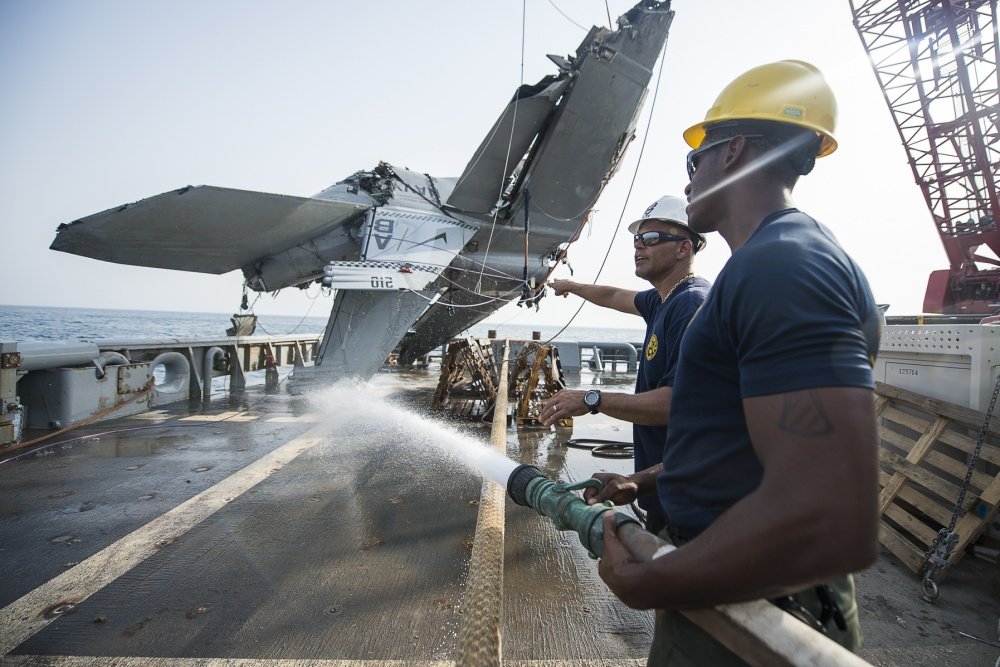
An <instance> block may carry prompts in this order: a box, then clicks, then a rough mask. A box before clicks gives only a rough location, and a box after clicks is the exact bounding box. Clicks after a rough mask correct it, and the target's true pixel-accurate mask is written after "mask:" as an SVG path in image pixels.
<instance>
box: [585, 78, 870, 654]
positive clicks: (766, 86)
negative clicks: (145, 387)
mask: <svg viewBox="0 0 1000 667" xmlns="http://www.w3.org/2000/svg"><path fill="white" fill-rule="evenodd" d="M836 115H837V106H836V100H835V99H834V96H833V92H832V91H831V90H830V87H829V86H828V85H827V83H826V81H825V80H824V78H823V76H822V74H821V73H820V72H819V71H818V70H817V69H816V68H815V67H813V66H812V65H810V64H808V63H803V62H799V61H793V60H786V61H781V62H777V63H771V64H767V65H763V66H760V67H756V68H754V69H751V70H749V71H748V72H746V73H744V74H742V75H740V76H739V77H737V78H736V79H735V80H734V81H733V82H732V83H730V84H729V85H728V86H726V88H725V89H723V91H722V93H721V94H720V95H719V97H718V99H717V100H716V101H715V104H714V105H712V107H711V108H710V109H709V110H708V113H707V114H706V116H705V120H704V121H703V122H701V123H697V124H696V125H693V126H692V127H690V128H689V129H688V130H687V131H685V132H684V138H685V140H686V141H687V142H688V144H689V145H690V146H691V148H692V150H691V152H690V153H689V154H688V158H687V166H688V175H689V178H690V183H689V185H688V187H687V189H686V193H687V196H688V202H689V204H688V209H687V212H688V224H689V225H690V226H691V228H692V229H693V230H694V231H696V232H699V233H702V234H705V233H708V232H713V231H714V232H719V234H720V235H721V236H722V237H723V239H725V241H726V242H727V243H728V244H729V247H730V249H731V250H732V253H733V254H732V257H731V258H730V259H729V261H728V262H727V263H726V265H725V267H724V268H723V269H722V271H721V272H720V274H719V276H718V278H717V280H716V282H715V284H714V286H713V288H712V290H711V292H710V293H709V296H708V298H707V300H706V301H705V304H704V305H703V306H702V308H701V309H700V310H699V311H698V314H697V315H696V316H695V317H694V319H693V320H692V322H691V324H690V325H689V327H688V329H687V332H686V333H685V335H684V338H683V340H682V342H681V354H680V361H679V363H678V369H677V376H676V379H675V381H674V388H673V396H672V401H671V406H670V414H671V421H670V430H669V433H668V436H667V444H666V447H665V449H664V455H663V469H662V472H661V473H660V475H659V476H658V478H657V480H656V488H657V492H658V494H659V498H660V503H661V505H662V506H663V508H664V510H665V512H666V515H667V521H668V522H669V526H668V529H667V533H668V535H669V537H670V538H671V539H673V541H674V542H675V543H676V544H678V545H679V548H678V549H677V550H676V551H674V552H671V553H669V554H666V555H664V556H661V557H660V558H656V559H654V560H652V561H649V562H646V563H638V562H635V561H634V560H633V559H632V558H631V557H630V556H629V555H628V552H627V551H626V550H625V549H624V547H623V545H622V543H621V542H620V541H619V540H618V538H617V535H616V532H615V531H616V529H615V526H614V524H613V523H611V522H609V521H606V522H605V524H604V529H605V531H606V532H605V539H604V557H603V558H602V561H601V564H600V574H601V577H602V578H603V579H604V580H605V581H606V582H607V584H608V586H609V587H610V588H611V590H612V591H614V592H615V594H616V595H618V597H620V598H621V599H622V600H623V601H624V602H626V603H627V604H629V605H630V606H633V607H637V608H655V609H662V610H664V612H663V613H662V614H658V620H657V626H656V633H655V636H654V641H653V646H652V649H651V652H650V664H654V665H674V664H685V665H686V664H699V665H701V664H704V665H729V664H743V661H742V660H741V659H740V658H739V657H738V656H736V655H735V654H733V653H731V652H730V651H729V650H728V649H726V648H725V647H724V646H722V644H720V643H718V642H717V641H716V640H715V639H714V638H713V637H712V636H710V635H708V634H706V633H705V632H703V631H702V630H701V629H700V628H698V627H697V626H695V625H694V624H693V623H692V622H691V621H689V620H688V619H687V618H686V617H685V616H683V615H682V614H680V613H678V612H677V611H675V610H681V609H697V608H704V607H710V606H714V605H718V604H723V603H730V602H740V601H746V600H753V599H759V598H767V599H770V600H771V601H773V602H775V604H777V605H778V606H780V607H782V608H784V609H786V610H788V611H789V612H790V613H792V614H794V615H795V616H797V617H798V618H800V619H801V620H803V621H804V622H806V623H808V624H810V625H811V626H812V627H814V628H815V629H817V630H818V631H820V632H823V633H825V634H827V635H828V636H829V637H831V638H832V639H834V640H836V641H838V642H840V643H841V644H843V645H844V646H846V647H848V648H850V649H851V650H855V649H857V647H858V646H859V645H860V641H861V633H860V628H859V625H858V618H857V605H856V602H855V598H854V586H853V580H852V579H851V573H852V572H856V571H858V570H861V569H863V568H866V567H868V566H869V565H871V564H872V563H873V562H874V560H875V558H876V557H877V554H878V537H877V536H878V466H877V461H878V455H877V453H878V436H877V427H876V421H875V414H874V397H873V386H874V383H873V377H872V362H873V360H874V356H875V353H876V351H877V349H878V343H879V326H878V311H877V309H876V306H875V301H874V299H873V298H872V295H871V291H870V289H869V287H868V283H867V281H866V279H865V277H864V275H863V274H862V272H861V270H860V269H859V268H858V266H857V265H856V264H855V263H854V261H853V260H852V259H851V258H850V257H848V256H847V254H846V253H845V252H844V250H843V249H842V248H841V247H840V245H839V244H838V242H837V241H836V239H835V238H834V236H833V235H832V233H831V232H830V231H829V230H828V229H827V228H826V227H824V226H823V225H822V224H820V223H819V222H817V221H816V220H815V219H813V218H811V217H810V216H809V215H807V214H806V213H803V212H801V211H799V210H798V209H796V208H795V205H794V203H793V202H792V198H791V193H792V189H793V188H794V186H795V184H796V182H797V180H798V178H799V177H800V176H802V175H805V174H808V173H809V172H810V171H811V170H812V168H813V166H814V163H815V160H816V158H818V157H824V156H827V155H830V154H831V153H833V152H834V151H835V150H836V148H837V143H836V141H835V139H834V136H833V133H834V128H835V123H836ZM589 496H591V497H592V499H593V500H594V501H596V500H603V498H601V497H600V494H596V493H590V494H589ZM609 514H610V513H609ZM685 660H687V662H685Z"/></svg>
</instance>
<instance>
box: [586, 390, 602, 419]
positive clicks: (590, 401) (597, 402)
mask: <svg viewBox="0 0 1000 667" xmlns="http://www.w3.org/2000/svg"><path fill="white" fill-rule="evenodd" d="M583 402H584V404H585V405H586V406H587V408H588V409H589V410H590V414H592V415H596V414H597V409H598V408H599V407H601V392H599V391H598V390H596V389H591V390H590V391H588V392H587V393H586V394H584V395H583Z"/></svg>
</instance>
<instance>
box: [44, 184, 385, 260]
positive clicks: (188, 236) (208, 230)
mask: <svg viewBox="0 0 1000 667" xmlns="http://www.w3.org/2000/svg"><path fill="white" fill-rule="evenodd" d="M365 209H366V207H365V206H363V205H360V204H354V203H345V202H334V201H323V200H319V199H310V198H305V197H289V196H287V195H275V194H268V193H264V192H250V191H246V190H233V189H229V188H218V187H213V186H204V185H200V186H195V187H186V188H181V189H180V190H174V191H172V192H167V193H164V194H161V195H157V196H155V197H150V198H148V199H143V200H141V201H138V202H135V203H134V204H126V205H125V206H120V207H118V208H112V209H108V210H107V211H104V212H102V213H96V214H94V215H91V216H88V217H86V218H82V219H80V220H77V221H75V222H72V223H69V224H64V225H60V226H59V228H58V230H57V233H56V238H55V240H54V241H53V242H52V245H51V246H50V247H51V248H52V249H53V250H59V251H62V252H68V253H73V254H76V255H82V256H84V257H91V258H93V259H100V260H104V261H106V262H115V263H118V264H131V265H133V266H149V267H154V268H159V269H177V270H180V271H195V272H198V273H212V274H222V273H227V272H229V271H232V270H234V269H238V268H240V267H242V266H244V265H246V264H250V263H252V262H254V261H256V260H257V259H258V258H260V257H262V256H266V255H271V254H274V253H276V252H281V251H282V250H286V249H288V248H291V247H293V246H295V245H296V244H299V243H302V242H304V241H307V240H309V239H310V238H315V237H316V236H319V235H321V234H325V233H328V232H329V231H331V230H332V229H334V228H336V227H338V226H340V225H343V224H344V223H345V222H347V221H349V220H351V219H352V218H355V217H357V216H359V215H362V214H363V212H364V210H365Z"/></svg>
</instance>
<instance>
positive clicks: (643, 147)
mask: <svg viewBox="0 0 1000 667" xmlns="http://www.w3.org/2000/svg"><path fill="white" fill-rule="evenodd" d="M666 59H667V49H666V46H664V47H663V51H662V52H661V53H660V69H659V70H658V71H657V73H656V86H655V87H654V88H653V100H652V102H650V104H649V120H648V121H647V122H646V132H645V134H643V136H642V145H640V146H639V157H638V158H637V159H636V161H635V169H634V170H633V171H632V181H631V182H630V183H629V185H628V192H627V193H626V194H625V203H624V204H622V212H621V213H620V214H619V216H618V224H616V225H615V231H614V233H613V234H612V235H611V241H610V242H609V243H608V250H607V252H605V253H604V259H603V260H601V265H600V266H599V267H598V269H597V275H595V276H594V282H593V284H595V285H596V284H597V279H598V278H600V277H601V272H602V271H604V266H605V265H606V264H607V263H608V257H609V256H610V255H611V248H612V247H614V242H615V236H617V235H618V230H619V229H621V226H622V220H623V219H624V218H625V210H626V209H627V208H628V202H629V199H630V198H631V197H632V189H633V188H634V187H635V179H636V176H637V175H638V173H639V166H640V165H641V164H642V156H643V153H645V151H646V141H647V140H648V139H649V128H650V127H651V126H652V125H653V113H654V111H655V110H656V98H657V97H658V96H659V93H660V78H661V77H662V76H663V63H664V62H665V61H666ZM588 217H589V216H588ZM585 220H586V218H584V221H585ZM584 221H581V223H580V228H582V226H583V224H584ZM580 228H578V229H577V232H576V233H575V234H574V235H573V237H572V240H575V239H576V238H577V236H578V235H579V229H580ZM586 304H587V302H586V301H584V302H583V303H581V304H580V306H579V307H578V308H577V309H576V312H575V313H573V315H572V316H571V317H570V318H569V321H567V322H566V324H564V325H563V327H562V328H561V329H560V330H559V331H557V332H556V333H555V334H553V335H552V337H551V338H549V339H548V340H547V341H545V343H544V344H545V345H548V344H549V343H551V342H552V341H553V340H555V339H556V338H558V337H559V334H561V333H562V332H564V331H566V329H568V328H569V325H571V324H572V323H573V320H575V319H576V316H577V315H579V314H580V311H581V310H583V307H584V306H585V305H586Z"/></svg>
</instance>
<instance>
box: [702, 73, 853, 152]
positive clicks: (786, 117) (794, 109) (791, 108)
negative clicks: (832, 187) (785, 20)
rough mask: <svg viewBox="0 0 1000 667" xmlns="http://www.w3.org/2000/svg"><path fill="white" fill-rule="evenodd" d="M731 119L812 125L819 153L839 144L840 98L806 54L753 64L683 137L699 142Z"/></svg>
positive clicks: (804, 126)
mask: <svg viewBox="0 0 1000 667" xmlns="http://www.w3.org/2000/svg"><path fill="white" fill-rule="evenodd" d="M728 120H768V121H775V122H778V123H789V124H791V125H797V126H799V127H802V128H807V129H810V130H813V131H814V132H816V133H817V134H819V136H820V137H822V142H821V143H820V147H819V152H817V153H816V157H823V156H824V155H829V154H830V153H832V152H833V151H835V150H837V140H836V139H834V138H833V130H834V127H835V126H836V124H837V99H836V98H835V97H834V95H833V90H831V89H830V86H829V85H828V84H827V82H826V79H824V78H823V73H822V72H820V71H819V70H818V69H816V67H814V66H813V65H810V64H809V63H807V62H802V61H801V60H781V61H778V62H776V63H768V64H767V65H761V66H759V67H754V68H753V69H751V70H749V71H747V72H744V73H743V74H741V75H739V76H738V77H736V78H735V79H734V80H733V82H732V83H730V84H729V85H728V86H726V87H725V88H723V89H722V92H721V93H720V94H719V97H718V98H717V99H716V100H715V104H713V105H712V108H711V109H709V110H708V113H706V114H705V120H704V121H702V122H700V123H698V124H697V125H692V126H691V127H689V128H688V129H687V130H685V131H684V141H686V142H687V143H688V146H690V147H691V148H698V146H700V145H701V142H702V141H703V140H704V139H705V130H706V128H707V127H708V126H710V125H712V124H713V123H719V122H722V121H728Z"/></svg>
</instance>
